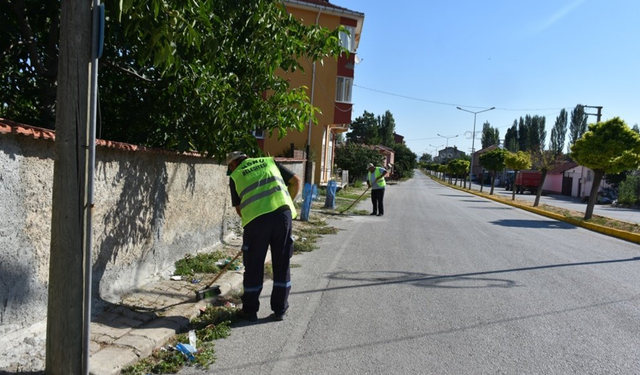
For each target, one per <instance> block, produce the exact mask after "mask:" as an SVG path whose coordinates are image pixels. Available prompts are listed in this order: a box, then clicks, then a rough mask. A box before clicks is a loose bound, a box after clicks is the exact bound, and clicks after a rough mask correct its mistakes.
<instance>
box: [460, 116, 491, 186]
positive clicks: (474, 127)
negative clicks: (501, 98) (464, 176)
mask: <svg viewBox="0 0 640 375" xmlns="http://www.w3.org/2000/svg"><path fill="white" fill-rule="evenodd" d="M456 108H457V109H459V110H461V111H464V112H469V113H473V133H472V135H471V136H472V138H471V164H470V165H469V189H471V171H472V170H473V153H474V152H475V141H476V115H477V114H478V113H482V112H488V111H491V110H494V109H496V107H491V108H488V109H483V110H482V111H477V112H474V111H469V110H468V109H464V108H460V107H456Z"/></svg>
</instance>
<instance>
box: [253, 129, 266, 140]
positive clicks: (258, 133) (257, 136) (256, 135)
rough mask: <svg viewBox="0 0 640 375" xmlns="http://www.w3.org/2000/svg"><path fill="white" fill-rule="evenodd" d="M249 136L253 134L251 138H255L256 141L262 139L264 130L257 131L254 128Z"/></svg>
mask: <svg viewBox="0 0 640 375" xmlns="http://www.w3.org/2000/svg"><path fill="white" fill-rule="evenodd" d="M251 134H253V136H254V137H256V138H257V139H264V130H263V129H258V128H257V127H256V128H255V130H254V131H252V132H251Z"/></svg>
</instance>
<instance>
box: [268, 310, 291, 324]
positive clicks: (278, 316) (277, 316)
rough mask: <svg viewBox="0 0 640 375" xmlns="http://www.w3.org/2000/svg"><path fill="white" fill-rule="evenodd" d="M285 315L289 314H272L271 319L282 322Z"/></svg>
mask: <svg viewBox="0 0 640 375" xmlns="http://www.w3.org/2000/svg"><path fill="white" fill-rule="evenodd" d="M285 315H287V312H286V311H285V312H283V313H273V314H271V319H273V320H275V321H276V322H281V321H283V320H284V317H285Z"/></svg>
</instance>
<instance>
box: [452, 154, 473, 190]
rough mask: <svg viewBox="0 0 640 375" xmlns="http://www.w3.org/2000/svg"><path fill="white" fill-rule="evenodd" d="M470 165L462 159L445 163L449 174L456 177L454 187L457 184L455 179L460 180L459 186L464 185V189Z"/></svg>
mask: <svg viewBox="0 0 640 375" xmlns="http://www.w3.org/2000/svg"><path fill="white" fill-rule="evenodd" d="M470 164H471V163H470V162H469V161H468V160H463V159H455V160H451V161H450V162H449V163H447V166H448V170H449V172H450V173H452V174H454V175H455V176H456V185H457V184H458V181H457V179H458V178H461V180H462V182H461V183H460V185H462V183H464V187H466V183H467V180H466V176H467V175H468V174H469V165H470Z"/></svg>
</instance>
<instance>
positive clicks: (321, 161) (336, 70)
mask: <svg viewBox="0 0 640 375" xmlns="http://www.w3.org/2000/svg"><path fill="white" fill-rule="evenodd" d="M284 4H285V6H286V9H287V11H288V12H289V13H290V14H292V15H293V16H294V17H296V18H298V19H299V20H301V21H302V22H303V23H304V24H306V25H313V24H317V25H320V26H323V27H326V28H328V29H330V30H335V29H336V28H338V27H339V26H340V25H342V26H344V27H345V28H346V29H347V30H348V31H349V35H347V34H344V33H343V34H342V35H341V38H340V39H341V42H342V45H343V46H344V47H345V48H347V49H348V50H349V51H350V53H349V54H348V55H347V54H342V55H341V56H340V57H339V58H337V59H324V61H323V63H319V62H317V63H314V62H312V61H309V60H307V59H303V61H301V64H302V65H303V66H304V70H305V71H304V73H302V72H296V73H293V74H287V79H288V80H289V82H290V84H291V87H302V86H304V87H306V88H307V94H308V96H309V98H310V101H311V104H312V105H313V106H315V107H318V108H319V109H320V113H318V114H317V119H318V123H317V124H312V123H311V124H307V126H306V127H305V129H304V130H303V131H300V132H299V131H290V132H289V133H287V135H285V136H284V137H283V138H282V139H280V140H278V138H279V137H278V136H279V135H278V134H277V132H274V134H273V135H272V136H271V137H268V136H267V134H261V133H257V134H256V137H257V138H258V144H259V145H260V146H261V148H262V150H263V151H264V152H265V154H268V155H271V156H285V155H292V154H293V155H295V153H293V152H292V150H293V151H295V150H303V151H306V150H307V149H308V150H309V152H308V155H307V159H308V160H309V161H311V162H313V163H314V167H313V169H311V168H310V170H312V171H313V172H312V173H311V174H312V176H310V178H307V181H308V182H313V183H319V184H323V183H326V182H327V181H329V180H330V179H331V178H332V175H333V173H334V171H333V165H334V154H335V153H334V150H335V143H336V142H335V141H336V137H337V135H338V134H340V133H344V132H346V131H348V130H349V125H350V124H351V111H352V106H353V104H352V87H353V79H354V68H355V65H356V62H357V57H356V51H357V47H358V44H359V42H360V35H361V32H362V25H363V22H364V14H363V13H359V12H355V11H352V10H349V9H346V8H343V7H340V6H337V5H334V4H331V3H329V1H327V0H285V1H284Z"/></svg>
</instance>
